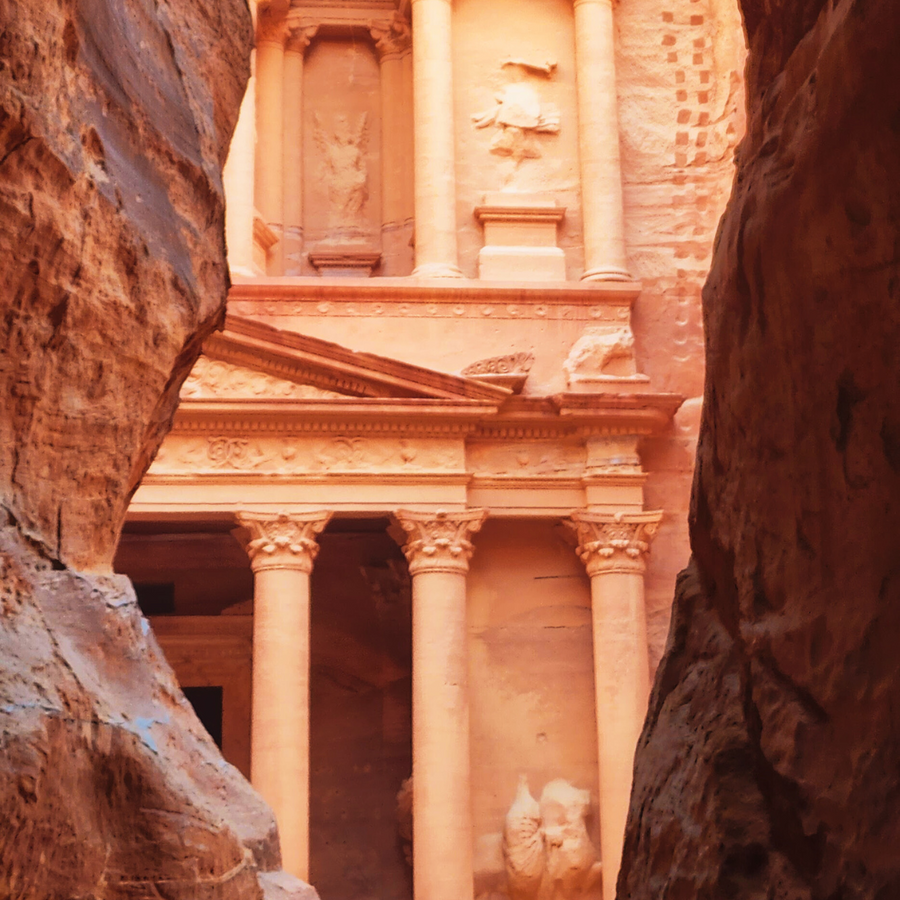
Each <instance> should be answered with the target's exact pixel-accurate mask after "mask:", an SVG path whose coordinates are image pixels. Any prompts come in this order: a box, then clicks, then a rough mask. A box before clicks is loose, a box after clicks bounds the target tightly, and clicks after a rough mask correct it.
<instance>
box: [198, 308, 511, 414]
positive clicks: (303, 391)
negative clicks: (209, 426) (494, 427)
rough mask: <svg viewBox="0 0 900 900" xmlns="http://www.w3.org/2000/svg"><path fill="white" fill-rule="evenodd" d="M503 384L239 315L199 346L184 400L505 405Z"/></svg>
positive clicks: (227, 320)
mask: <svg viewBox="0 0 900 900" xmlns="http://www.w3.org/2000/svg"><path fill="white" fill-rule="evenodd" d="M510 393H511V392H510V391H509V390H508V389H507V388H504V387H499V386H496V385H490V384H485V383H483V382H480V381H477V380H475V379H474V378H467V377H462V376H459V375H450V374H447V373H444V372H437V371H435V370H433V369H426V368H424V367H422V366H415V365H412V364H410V363H406V362H402V361H401V360H397V359H391V358H389V357H384V356H377V355H375V354H372V353H358V352H356V351H353V350H350V349H348V348H347V347H342V346H341V345H339V344H335V343H332V342H331V341H325V340H322V339H321V338H314V337H310V336H308V335H302V334H297V333H295V332H291V331H283V330H280V329H277V328H273V327H272V326H271V325H266V324H264V323H262V322H256V321H253V320H252V319H245V318H241V317H237V316H228V317H227V318H226V320H225V328H224V329H223V330H222V331H221V332H217V333H215V334H213V335H212V336H211V337H210V338H208V339H207V341H206V342H205V343H204V345H203V354H202V356H201V357H200V358H199V359H198V360H197V363H196V365H195V367H194V369H193V370H192V372H191V374H190V375H189V376H188V378H187V380H186V381H185V383H184V386H183V388H182V391H181V399H182V401H183V402H185V403H187V404H190V403H191V402H192V401H194V402H203V401H210V400H213V401H216V400H227V401H254V400H258V401H271V400H330V401H335V400H355V401H359V400H360V399H366V398H371V399H380V400H387V399H396V400H401V399H402V400H409V399H424V400H450V401H452V400H482V401H485V400H487V401H493V402H502V401H503V400H504V399H506V398H507V397H508V396H509V395H510Z"/></svg>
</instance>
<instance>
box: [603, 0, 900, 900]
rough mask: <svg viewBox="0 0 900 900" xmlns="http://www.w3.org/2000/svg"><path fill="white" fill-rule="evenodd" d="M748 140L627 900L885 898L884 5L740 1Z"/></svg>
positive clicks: (891, 436) (708, 320)
mask: <svg viewBox="0 0 900 900" xmlns="http://www.w3.org/2000/svg"><path fill="white" fill-rule="evenodd" d="M742 7H743V14H744V21H745V26H746V29H747V35H748V40H749V45H750V59H749V64H748V70H747V93H748V123H747V124H748V134H747V137H746V138H745V140H744V141H743V143H742V145H741V146H740V148H739V152H738V173H737V181H736V185H735V188H734V192H733V195H732V198H731V200H730V203H729V206H728V209H727V212H726V214H725V217H724V219H723V222H722V225H721V228H720V233H719V236H718V240H717V245H716V250H715V254H714V260H713V266H712V271H711V274H710V278H709V281H708V283H707V286H706V288H705V291H704V316H705V325H706V341H707V372H706V385H705V401H704V411H703V415H702V424H701V433H700V441H699V448H698V458H697V468H696V473H695V480H694V488H693V497H692V507H691V515H690V530H691V543H692V549H693V561H692V563H691V565H690V566H689V567H688V569H687V570H686V571H685V572H684V573H682V576H681V577H680V579H679V583H678V587H677V591H676V600H675V606H674V609H673V614H672V626H671V630H670V634H669V639H668V644H667V648H666V652H665V655H664V657H663V660H662V663H661V665H660V668H659V670H658V673H657V677H656V683H655V686H654V689H653V694H652V697H651V701H650V711H649V715H648V719H647V722H646V725H645V729H644V733H643V735H642V738H641V741H640V743H639V747H638V751H637V756H636V762H635V785H634V791H633V795H632V803H631V811H630V817H629V824H628V829H627V835H626V844H625V852H624V858H623V863H622V868H621V873H620V878H619V883H618V888H619V896H620V897H623V898H625V897H627V898H629V900H644V898H646V900H650V898H653V900H676V898H677V900H694V898H698V900H699V898H704V900H713V898H717V900H719V898H726V897H730V898H757V897H758V898H767V900H788V898H790V900H806V898H809V900H814V898H815V900H839V898H840V900H850V898H871V900H888V898H893V897H897V896H900V854H898V852H897V848H898V847H900V815H898V814H897V808H898V787H897V785H898V779H897V772H898V771H900V654H898V652H897V649H896V645H897V641H898V636H900V552H898V549H900V539H898V535H900V502H898V501H900V389H898V388H900V353H898V350H897V348H898V345H900V252H898V238H897V235H898V224H900V168H898V165H897V161H898V159H900V54H898V53H897V47H896V43H897V37H898V35H900V8H898V7H897V5H896V3H894V2H892V0H799V2H797V0H742Z"/></svg>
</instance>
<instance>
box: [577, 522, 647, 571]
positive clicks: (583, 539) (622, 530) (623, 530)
mask: <svg viewBox="0 0 900 900" xmlns="http://www.w3.org/2000/svg"><path fill="white" fill-rule="evenodd" d="M662 516H663V514H662V511H661V510H659V511H654V512H635V513H624V512H619V513H591V512H587V511H583V510H576V511H575V512H573V513H572V514H571V516H570V517H569V518H568V519H564V520H563V522H564V524H565V525H567V526H568V527H569V528H571V529H572V530H573V531H574V532H575V535H576V536H577V538H578V556H579V557H580V559H581V561H582V562H583V563H584V565H585V567H586V568H587V573H588V575H590V576H592V577H593V576H594V575H602V574H608V573H613V572H631V573H636V574H641V573H643V571H644V568H645V563H646V556H647V553H648V552H649V550H650V542H651V541H652V540H653V536H654V535H655V534H656V531H657V529H658V528H659V523H660V520H661V519H662Z"/></svg>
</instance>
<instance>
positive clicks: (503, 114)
mask: <svg viewBox="0 0 900 900" xmlns="http://www.w3.org/2000/svg"><path fill="white" fill-rule="evenodd" d="M501 68H502V69H503V70H504V71H505V72H507V73H508V74H509V77H510V81H509V83H508V84H506V85H505V86H504V87H503V88H502V89H501V90H500V91H498V92H497V93H496V94H495V95H494V107H493V108H492V109H489V110H486V111H484V112H480V113H476V114H475V115H474V116H472V121H473V123H474V124H475V127H476V128H487V127H488V126H490V125H494V126H496V128H497V133H496V134H495V135H494V139H493V140H492V141H491V147H490V151H491V153H494V154H496V155H497V156H506V157H510V158H511V159H513V160H515V162H516V165H518V164H519V163H521V162H522V160H525V159H539V158H540V156H541V148H540V146H539V144H538V142H537V138H536V137H535V135H538V134H559V121H560V116H559V110H558V109H557V107H556V106H554V105H553V104H550V103H542V102H541V97H540V94H539V93H538V91H537V89H536V88H535V86H534V85H533V84H532V83H531V82H529V81H528V80H527V79H528V77H529V76H534V75H540V76H543V77H545V78H550V77H552V75H553V72H554V71H555V70H556V63H555V62H546V63H543V64H539V65H537V64H534V63H529V62H526V61H525V60H522V59H509V60H507V61H506V62H504V63H503V65H502V66H501Z"/></svg>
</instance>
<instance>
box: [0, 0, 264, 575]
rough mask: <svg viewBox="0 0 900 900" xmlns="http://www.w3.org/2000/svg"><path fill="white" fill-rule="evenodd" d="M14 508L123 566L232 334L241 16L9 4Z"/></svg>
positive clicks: (180, 8) (0, 475) (58, 537)
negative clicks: (197, 365)
mask: <svg viewBox="0 0 900 900" xmlns="http://www.w3.org/2000/svg"><path fill="white" fill-rule="evenodd" d="M0 23H2V25H3V28H2V31H0V223H2V227H0V256H2V260H3V265H2V267H0V310H2V313H3V315H2V317H0V353H2V357H0V358H2V360H3V362H2V364H0V395H2V396H3V397H4V398H8V402H7V404H6V406H5V410H4V414H3V415H2V417H0V445H2V446H3V448H4V452H3V454H2V455H0V497H2V502H3V504H4V506H5V507H6V508H7V509H8V510H9V511H10V512H11V513H12V515H13V516H14V517H15V519H16V521H17V522H18V523H19V524H20V527H21V528H22V530H23V531H24V532H26V533H27V534H28V535H29V536H30V537H32V538H34V539H35V540H37V541H38V542H39V543H41V544H42V545H44V546H45V547H46V548H47V550H48V552H49V553H50V554H51V555H52V556H53V557H55V558H57V559H60V560H62V561H63V562H66V563H68V564H72V565H74V566H76V567H78V568H80V569H94V570H102V569H104V568H107V567H108V565H109V563H110V560H111V557H112V552H113V550H114V545H115V539H116V536H117V533H118V529H119V527H120V524H121V521H122V518H123V516H124V512H125V508H126V506H127V503H128V500H129V497H130V494H131V492H132V491H133V489H134V488H135V486H136V485H137V483H138V481H139V479H140V477H141V475H142V474H143V472H144V470H145V468H146V466H147V465H148V463H149V460H150V458H151V456H152V454H153V453H154V451H155V450H156V447H157V446H158V444H159V442H160V441H161V440H162V437H163V436H164V433H165V431H166V430H167V427H168V423H169V419H170V418H171V416H172V414H173V412H174V409H175V405H176V402H177V398H178V388H179V386H180V384H181V381H182V380H183V378H184V377H185V376H186V375H187V373H188V371H189V370H190V367H191V365H192V363H193V361H194V359H195V358H196V355H197V353H198V351H199V346H200V341H201V340H202V338H203V337H205V336H206V335H207V334H208V333H209V332H210V331H211V330H212V328H213V327H214V326H215V325H216V323H217V322H218V321H219V317H220V315H221V313H222V306H223V302H224V296H225V291H226V289H227V286H228V276H227V271H226V267H225V260H224V252H225V247H224V236H223V194H222V184H221V166H222V164H223V162H224V158H225V154H226V152H227V149H228V141H229V139H230V137H231V132H232V129H233V127H234V122H235V118H236V115H237V110H238V105H239V103H240V99H241V95H242V92H243V89H244V85H245V83H246V80H247V77H248V55H247V54H248V48H249V46H250V42H251V40H252V33H251V30H250V17H249V14H248V12H247V10H246V4H244V3H243V2H241V0H227V2H218V0H217V2H212V0H208V2H199V3H198V2H183V0H161V2H150V0H128V2H114V0H53V2H41V3H17V2H15V0H0Z"/></svg>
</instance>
